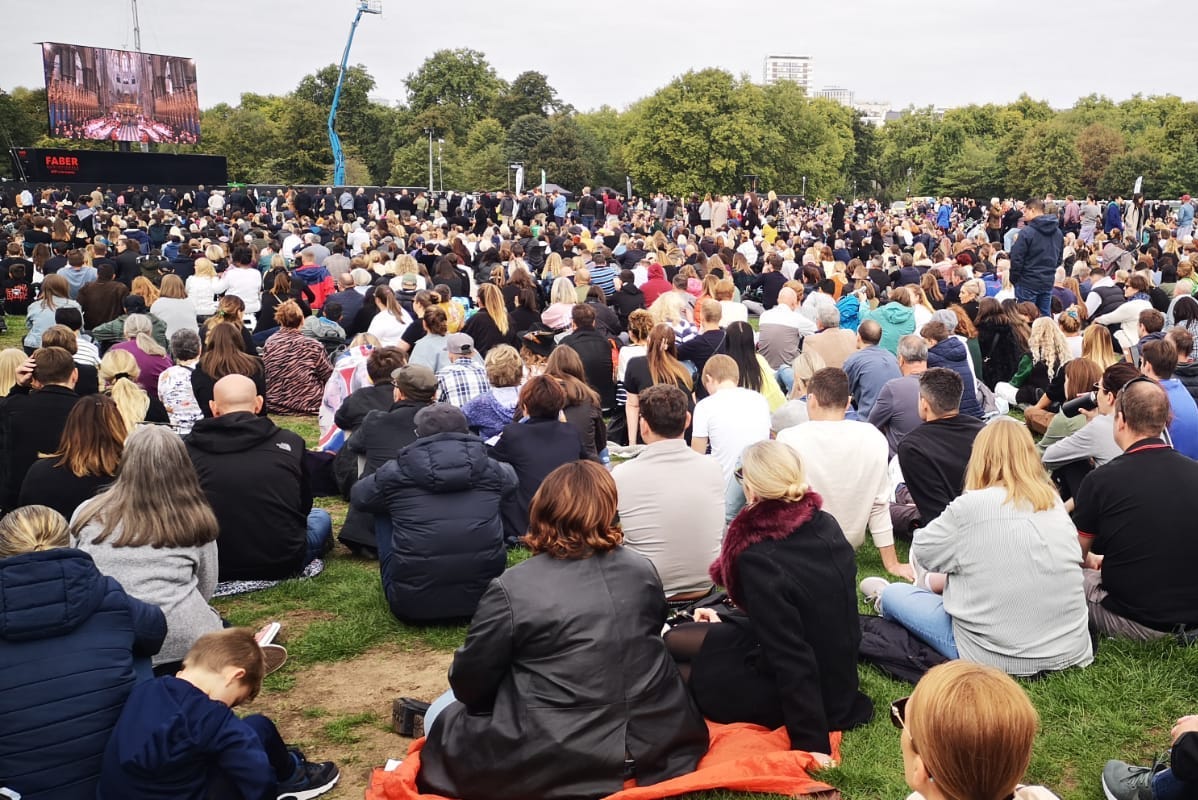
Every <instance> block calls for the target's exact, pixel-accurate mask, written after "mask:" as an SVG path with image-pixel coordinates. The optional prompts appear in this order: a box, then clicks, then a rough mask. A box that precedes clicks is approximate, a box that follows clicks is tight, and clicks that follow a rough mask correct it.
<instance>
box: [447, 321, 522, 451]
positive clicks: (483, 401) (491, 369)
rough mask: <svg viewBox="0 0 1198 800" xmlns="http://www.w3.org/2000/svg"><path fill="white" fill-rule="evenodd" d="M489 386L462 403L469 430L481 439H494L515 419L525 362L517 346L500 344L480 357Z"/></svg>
mask: <svg viewBox="0 0 1198 800" xmlns="http://www.w3.org/2000/svg"><path fill="white" fill-rule="evenodd" d="M483 367H484V368H485V369H486V371H487V382H488V383H489V384H490V385H491V388H490V389H489V390H488V391H486V392H484V393H483V394H481V395H479V396H478V397H475V398H474V399H472V400H470V401H469V402H467V403H466V405H464V406H462V413H463V414H465V415H466V421H467V422H468V423H469V424H470V428H471V430H474V431H476V432H477V433H478V435H479V437H480V438H481V439H483V441H487V440H490V439H493V438H494V437H496V436H498V435H499V434H500V433H502V432H503V429H504V427H506V426H507V425H508V423H510V422H512V421H513V420H514V419H515V418H516V406H517V401H518V400H519V398H520V384H521V383H522V382H523V380H524V362H523V360H521V358H520V354H519V353H518V352H516V348H514V347H512V346H511V345H506V344H501V345H499V346H498V347H493V348H491V351H490V352H489V353H487V357H486V358H485V359H484V360H483Z"/></svg>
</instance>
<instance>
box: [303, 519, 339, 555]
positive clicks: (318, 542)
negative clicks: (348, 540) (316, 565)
mask: <svg viewBox="0 0 1198 800" xmlns="http://www.w3.org/2000/svg"><path fill="white" fill-rule="evenodd" d="M332 538H333V518H332V517H330V516H329V512H327V511H325V510H324V509H323V508H314V509H312V510H311V511H309V512H308V555H307V556H305V557H304V564H305V565H307V564H310V563H311V562H312V560H313V559H317V558H320V557H321V556H323V555H324V553H325V550H327V549H328V546H329V540H331V539H332Z"/></svg>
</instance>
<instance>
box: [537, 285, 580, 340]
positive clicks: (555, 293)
mask: <svg viewBox="0 0 1198 800" xmlns="http://www.w3.org/2000/svg"><path fill="white" fill-rule="evenodd" d="M576 305H578V292H576V291H575V289H574V281H573V280H571V279H570V278H567V277H564V276H563V277H560V278H555V279H554V281H553V289H552V290H551V291H550V293H549V305H548V307H546V309H545V310H544V311H542V312H541V322H543V323H544V324H545V325H546V327H548V328H549V329H550V330H555V331H561V330H566V329H567V328H569V327H570V323H571V321H572V320H573V316H572V315H573V313H574V306H576Z"/></svg>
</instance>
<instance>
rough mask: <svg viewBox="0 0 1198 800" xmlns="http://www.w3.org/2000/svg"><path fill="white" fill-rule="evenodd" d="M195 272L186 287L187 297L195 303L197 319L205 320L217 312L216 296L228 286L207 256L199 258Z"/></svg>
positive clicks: (188, 279)
mask: <svg viewBox="0 0 1198 800" xmlns="http://www.w3.org/2000/svg"><path fill="white" fill-rule="evenodd" d="M195 270H196V271H195V274H194V275H189V276H188V278H187V283H186V284H185V288H186V290H187V297H188V299H190V300H191V302H192V303H193V304H195V309H196V321H197V322H204V321H205V320H206V319H208V317H211V316H212V315H213V314H215V313H216V296H217V295H219V294H221V293H223V292H224V291H225V289H226V288H227V287H226V286H225V285H224V283H223V282H222V281H221V278H220V276H219V275H217V274H216V265H215V264H214V263H213V262H212V261H211V260H210V259H207V258H197V259H196V262H195Z"/></svg>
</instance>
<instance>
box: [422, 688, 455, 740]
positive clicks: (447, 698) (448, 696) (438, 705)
mask: <svg viewBox="0 0 1198 800" xmlns="http://www.w3.org/2000/svg"><path fill="white" fill-rule="evenodd" d="M456 702H457V698H456V697H454V696H453V689H447V690H446V691H445V694H443V695H441V696H440V697H438V698H437V699H436V700H434V701H433V702H432V704H430V705H429V707H428V711H426V712H424V733H425V735H426V736H427V735H428V732H429V731H431V730H432V729H433V723H434V722H436V721H437V717H439V716H441V712H442V711H444V710H445V709H447V708H449V704H450V703H456Z"/></svg>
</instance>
